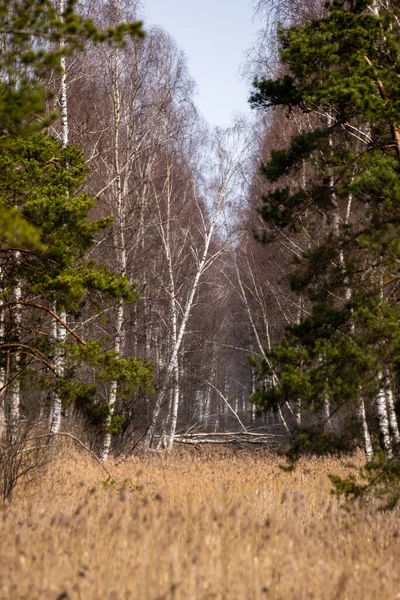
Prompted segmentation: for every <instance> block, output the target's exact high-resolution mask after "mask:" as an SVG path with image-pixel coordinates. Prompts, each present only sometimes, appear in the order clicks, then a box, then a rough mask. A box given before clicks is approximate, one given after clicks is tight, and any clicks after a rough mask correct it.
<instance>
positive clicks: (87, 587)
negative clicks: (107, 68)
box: [0, 449, 400, 600]
mask: <svg viewBox="0 0 400 600" xmlns="http://www.w3.org/2000/svg"><path fill="white" fill-rule="evenodd" d="M279 462H280V461H279V460H278V459H274V458H271V457H269V456H268V455H267V454H264V453H253V454H251V453H248V452H244V451H242V452H237V453H235V452H233V451H231V450H226V451H217V452H216V451H213V452H211V451H206V450H202V451H201V452H199V451H196V450H194V449H193V450H191V451H190V452H189V451H186V450H180V451H179V452H175V453H174V454H173V455H170V456H166V455H159V454H151V455H149V456H145V457H142V458H139V457H133V458H130V459H129V460H128V461H126V462H125V463H123V464H121V465H119V466H114V468H113V465H112V463H111V464H110V465H109V467H110V468H112V469H113V472H114V475H115V477H116V478H118V480H119V481H123V480H124V479H127V480H128V481H127V482H126V483H125V485H123V486H122V487H121V488H114V487H110V486H107V487H104V486H103V485H102V479H104V475H103V473H102V472H101V470H100V469H99V467H98V465H96V464H93V461H91V459H90V458H89V457H86V456H83V455H82V454H80V453H79V454H78V453H74V454H70V455H69V457H68V456H67V454H66V451H64V454H63V456H62V457H61V458H60V459H59V460H58V461H56V462H55V463H54V465H53V466H52V468H51V469H50V470H49V471H48V472H47V473H46V474H45V476H44V477H42V478H41V479H40V480H37V481H36V482H35V483H34V484H30V486H29V487H28V488H27V489H24V488H23V486H20V487H19V488H18V489H17V492H16V495H15V499H14V501H13V504H12V505H11V507H8V508H6V509H5V510H4V511H3V512H2V513H0V536H1V543H0V564H1V569H0V598H1V600H3V599H4V600H6V599H7V600H9V599H10V600H22V599H25V600H39V599H40V600H57V599H59V600H67V599H70V600H78V599H80V600H120V599H121V600H122V599H124V600H125V599H126V600H127V599H132V600H141V599H146V600H147V599H151V600H156V599H157V600H162V599H165V600H168V599H175V600H182V599H185V600H186V599H190V600H192V599H193V600H195V599H210V600H211V599H221V600H222V599H227V600H233V599H236V600H243V599H249V600H250V599H251V600H253V599H254V600H263V599H266V598H268V599H271V600H275V599H282V600H291V599H293V600H295V599H298V600H300V599H307V600H309V599H311V598H315V599H328V598H331V599H342V598H343V599H349V600H350V599H351V600H357V599H360V600H361V599H362V600H367V599H369V598H371V599H372V598H374V599H379V600H384V599H391V600H395V599H397V598H399V599H400V569H399V559H400V538H399V529H398V526H399V512H397V511H395V512H392V513H384V514H383V513H376V512H375V511H372V510H367V509H363V510H362V511H356V510H345V509H344V508H343V506H341V505H340V502H339V501H338V500H337V499H336V498H334V497H332V496H330V495H329V493H328V490H329V487H330V483H329V481H328V480H327V474H328V473H331V472H334V473H344V472H346V470H347V466H346V461H339V460H333V459H329V460H328V459H325V460H312V461H304V462H302V463H301V464H300V465H299V466H298V468H297V469H296V471H295V472H293V473H287V472H284V471H282V470H281V469H280V468H279Z"/></svg>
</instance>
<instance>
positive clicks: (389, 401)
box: [386, 375, 400, 444]
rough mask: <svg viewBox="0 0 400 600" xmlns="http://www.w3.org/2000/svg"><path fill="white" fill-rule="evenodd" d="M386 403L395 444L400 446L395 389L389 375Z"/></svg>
mask: <svg viewBox="0 0 400 600" xmlns="http://www.w3.org/2000/svg"><path fill="white" fill-rule="evenodd" d="M386 402H387V411H388V416H389V424H390V430H391V432H392V437H393V442H394V443H395V444H399V442H400V432H399V425H398V422H397V415H396V409H395V406H394V398H393V389H392V384H391V381H390V377H389V375H387V379H386Z"/></svg>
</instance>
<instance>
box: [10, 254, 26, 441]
mask: <svg viewBox="0 0 400 600" xmlns="http://www.w3.org/2000/svg"><path fill="white" fill-rule="evenodd" d="M15 257H16V260H19V258H20V253H19V252H16V254H15ZM21 296H22V288H21V283H20V282H18V283H17V284H16V286H15V290H14V298H15V303H16V304H15V309H14V318H15V334H16V339H17V340H19V339H20V336H21V320H22V313H21V307H20V305H19V304H18V302H19V300H21ZM19 365H20V354H19V351H18V350H16V352H15V355H14V361H13V370H12V374H11V377H12V382H11V385H10V398H9V405H8V424H7V432H8V436H9V438H10V441H11V442H14V441H15V440H16V438H17V435H18V429H19V423H20V403H21V383H20V379H19V373H18V371H19Z"/></svg>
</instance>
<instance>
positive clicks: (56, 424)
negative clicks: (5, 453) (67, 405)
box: [50, 311, 67, 441]
mask: <svg viewBox="0 0 400 600" xmlns="http://www.w3.org/2000/svg"><path fill="white" fill-rule="evenodd" d="M60 318H61V320H62V321H63V322H64V323H66V321H67V315H66V313H65V312H64V311H61V312H60ZM53 336H54V339H55V341H56V344H57V345H59V344H61V345H62V344H63V343H64V342H65V340H66V338H67V330H66V329H65V327H63V326H62V325H61V323H59V322H58V321H54V323H53ZM54 364H55V367H56V369H55V370H56V375H57V376H58V377H63V376H64V370H65V363H64V356H63V354H62V349H61V348H59V347H58V348H56V356H55V360H54ZM61 413H62V401H61V398H60V395H59V394H58V392H57V390H55V391H54V395H53V407H52V414H51V422H50V433H52V434H57V433H59V431H60V425H61ZM55 439H56V438H55V437H54V438H52V441H53V440H55Z"/></svg>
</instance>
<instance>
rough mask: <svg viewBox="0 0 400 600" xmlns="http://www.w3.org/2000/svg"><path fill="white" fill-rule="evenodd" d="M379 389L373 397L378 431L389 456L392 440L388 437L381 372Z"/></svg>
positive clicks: (387, 421) (386, 412) (383, 384)
mask: <svg viewBox="0 0 400 600" xmlns="http://www.w3.org/2000/svg"><path fill="white" fill-rule="evenodd" d="M378 377H379V389H378V393H377V395H376V399H375V405H376V414H377V417H378V424H379V432H380V435H381V442H382V447H383V450H385V451H386V452H387V453H388V456H389V457H391V456H392V454H393V452H392V442H391V439H390V431H389V418H388V411H387V406H386V392H385V381H384V377H383V373H379V375H378Z"/></svg>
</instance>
